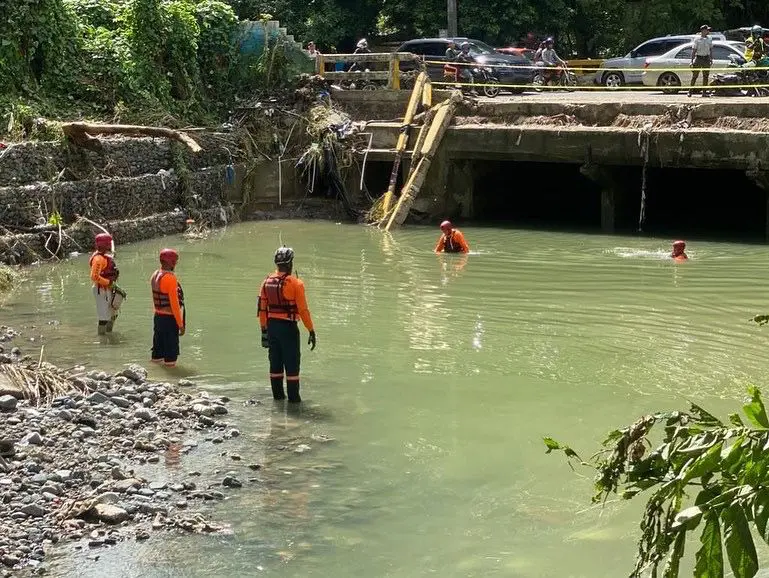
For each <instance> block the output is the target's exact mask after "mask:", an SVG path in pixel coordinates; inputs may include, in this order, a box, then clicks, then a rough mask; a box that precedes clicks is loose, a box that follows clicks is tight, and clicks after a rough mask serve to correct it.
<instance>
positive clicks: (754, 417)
mask: <svg viewBox="0 0 769 578" xmlns="http://www.w3.org/2000/svg"><path fill="white" fill-rule="evenodd" d="M748 393H750V395H751V399H750V403H747V404H745V405H744V406H743V407H742V411H743V412H744V413H745V416H746V417H747V418H748V420H750V423H752V424H753V425H754V426H756V427H759V428H765V429H766V428H769V417H767V416H766V408H765V407H764V402H763V400H762V399H761V391H760V390H759V389H758V388H757V387H756V386H754V385H751V386H750V387H749V388H748Z"/></svg>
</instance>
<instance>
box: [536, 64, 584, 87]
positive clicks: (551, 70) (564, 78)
mask: <svg viewBox="0 0 769 578" xmlns="http://www.w3.org/2000/svg"><path fill="white" fill-rule="evenodd" d="M534 66H536V67H537V70H536V71H535V72H534V79H533V80H532V84H533V85H534V90H536V91H537V92H542V90H543V88H542V87H543V86H560V87H562V88H563V89H565V90H574V87H576V86H577V75H576V74H574V72H572V70H571V69H570V68H569V67H568V66H566V65H563V66H547V65H546V64H545V63H544V62H542V61H539V62H537V63H536V64H535V65H534Z"/></svg>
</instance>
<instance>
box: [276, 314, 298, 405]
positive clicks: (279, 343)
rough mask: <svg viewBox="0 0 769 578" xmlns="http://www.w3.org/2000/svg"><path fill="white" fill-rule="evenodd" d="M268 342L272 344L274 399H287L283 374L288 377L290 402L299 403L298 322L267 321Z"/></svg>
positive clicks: (287, 384)
mask: <svg viewBox="0 0 769 578" xmlns="http://www.w3.org/2000/svg"><path fill="white" fill-rule="evenodd" d="M267 340H268V341H269V344H270V349H269V358H270V385H272V397H273V398H275V399H285V398H286V394H285V392H284V391H283V374H284V373H285V375H286V389H288V401H290V402H295V403H298V402H300V401H302V398H301V397H299V361H300V358H301V352H300V348H299V326H298V325H297V323H296V321H287V320H284V319H268V320H267Z"/></svg>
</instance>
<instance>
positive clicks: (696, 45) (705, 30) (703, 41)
mask: <svg viewBox="0 0 769 578" xmlns="http://www.w3.org/2000/svg"><path fill="white" fill-rule="evenodd" d="M712 64H713V39H712V38H711V37H710V26H708V25H707V24H703V25H702V26H700V35H699V36H697V37H696V38H695V39H694V40H693V41H692V62H691V65H690V66H691V67H692V82H691V86H690V87H689V96H691V95H692V91H693V90H694V87H695V86H696V85H697V78H698V77H699V75H700V71H702V96H707V92H706V88H707V86H708V76H709V75H710V67H711V65H712Z"/></svg>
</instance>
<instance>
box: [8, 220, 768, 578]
mask: <svg viewBox="0 0 769 578" xmlns="http://www.w3.org/2000/svg"><path fill="white" fill-rule="evenodd" d="M464 232H465V234H466V236H467V237H468V240H469V242H470V243H471V245H472V249H473V254H471V255H469V256H466V257H462V256H436V255H434V254H432V253H431V248H432V247H433V245H434V242H435V240H436V233H437V229H417V228H412V229H407V230H403V231H398V232H396V233H395V234H394V235H392V236H389V235H384V234H382V233H381V232H379V231H377V230H371V229H367V228H362V227H358V226H348V225H335V224H333V223H315V222H313V223H303V222H267V223H247V224H241V225H237V226H233V227H230V228H229V229H227V230H225V231H217V232H215V233H213V234H212V235H211V236H210V237H209V238H208V239H205V240H196V241H189V240H183V239H180V238H169V239H162V240H155V241H150V242H145V243H139V244H136V245H132V246H126V247H119V249H118V255H117V258H118V263H119V266H120V269H121V285H122V286H123V287H124V288H125V289H126V290H127V291H128V293H129V298H128V300H127V301H126V303H125V305H124V308H123V310H122V312H121V313H122V315H121V317H120V319H119V321H118V324H117V330H116V331H117V334H116V343H111V344H106V343H99V342H98V340H97V339H96V337H95V329H96V327H95V326H96V322H95V311H94V304H93V299H92V297H91V293H90V289H89V285H90V284H89V281H88V274H87V264H86V257H85V256H81V257H80V258H77V259H74V260H71V261H68V262H66V263H61V264H59V265H56V266H47V265H46V266H42V267H40V268H38V269H37V270H35V271H34V272H33V273H32V274H31V278H30V282H29V283H28V284H27V285H26V286H25V287H24V289H23V290H21V291H19V292H17V293H16V294H15V295H14V296H13V297H12V298H11V299H10V301H9V302H7V303H6V304H5V305H4V307H3V308H2V309H0V312H2V323H6V324H9V325H15V326H24V327H27V329H25V335H26V336H35V335H37V336H42V337H38V339H37V340H36V341H35V342H34V343H27V344H24V343H22V345H23V347H24V349H25V350H26V351H27V352H30V353H34V354H37V352H38V351H39V345H40V343H44V344H45V356H46V358H47V359H49V360H51V361H55V362H57V363H59V364H61V365H75V364H77V363H79V362H82V361H83V360H87V362H88V363H89V365H90V366H93V367H97V366H98V367H104V368H109V369H119V368H120V367H121V366H123V365H124V364H126V363H129V362H138V363H142V364H146V362H147V361H148V354H149V347H150V341H151V305H150V294H149V285H148V279H149V277H150V275H151V273H152V271H153V270H154V268H155V261H156V255H157V253H158V250H159V249H160V248H161V247H162V246H165V245H172V246H176V247H178V248H179V249H180V252H181V260H180V263H179V267H178V269H177V272H178V274H179V278H180V280H181V281H182V283H183V286H184V290H185V293H186V296H187V302H188V305H189V308H188V323H189V332H188V335H186V336H184V337H183V338H182V357H181V366H182V368H181V369H180V372H183V373H184V374H188V375H192V376H196V379H198V381H200V382H201V383H203V384H204V386H205V387H206V389H208V390H209V391H214V392H217V393H221V394H225V395H228V396H230V397H232V398H233V408H234V414H235V415H234V420H236V421H238V424H237V425H238V427H239V428H240V430H241V431H242V432H243V436H242V437H241V438H240V439H239V440H238V445H237V446H236V447H237V451H238V452H239V453H240V454H242V455H243V463H244V464H246V463H250V462H253V461H260V462H263V463H264V464H265V468H264V469H263V471H262V472H260V476H261V477H262V478H263V479H264V483H263V484H247V485H246V487H244V488H243V489H242V490H240V491H238V492H230V494H229V495H231V496H232V497H231V498H230V499H228V500H226V501H225V502H224V503H223V504H222V505H220V506H219V507H218V508H216V509H215V510H213V512H212V514H211V515H212V516H213V517H214V519H216V520H220V521H226V522H229V523H230V524H231V527H232V534H231V535H216V536H202V537H201V536H192V537H190V536H175V535H172V534H170V535H163V534H161V535H156V536H155V537H153V539H151V540H149V541H148V542H147V543H145V544H136V543H127V544H123V545H120V546H118V547H116V548H113V549H112V550H104V551H101V552H100V558H99V560H98V561H91V560H85V561H84V560H83V558H82V557H74V558H73V557H68V556H64V557H63V558H60V559H59V560H58V561H57V566H56V567H55V568H56V572H57V573H60V574H74V573H77V574H78V575H79V576H89V577H90V576H93V577H96V576H118V575H119V576H125V577H139V576H142V577H155V576H255V575H270V576H302V577H305V576H319V577H320V576H323V577H331V576H392V577H415V576H428V575H435V576H443V577H445V576H483V577H488V576H520V577H535V576H543V577H544V576H548V577H550V576H552V577H570V576H575V577H576V576H580V577H591V578H599V577H607V578H616V577H617V576H622V575H625V574H626V573H627V572H628V571H629V569H630V568H631V567H632V564H633V554H634V544H635V540H636V534H637V526H636V521H637V518H638V515H639V513H640V511H641V510H640V507H641V505H640V504H627V503H623V504H619V503H612V502H610V503H609V504H608V505H607V506H606V507H605V508H604V509H603V510H601V509H599V508H596V507H591V505H590V496H591V490H592V485H591V480H590V475H589V472H580V473H582V474H584V476H583V477H580V476H579V475H577V474H575V473H573V472H572V471H571V470H570V469H569V468H568V466H567V465H566V464H565V462H564V461H563V460H562V459H561V457H560V456H548V455H545V453H544V446H543V444H542V441H541V439H542V437H543V436H546V435H549V436H553V437H555V438H557V439H562V440H566V441H568V442H569V443H570V444H571V445H572V446H573V447H575V448H577V449H580V450H583V451H584V452H585V453H586V454H588V455H589V454H590V453H592V451H593V450H595V449H596V447H597V444H598V443H599V441H600V440H601V439H603V436H604V434H605V433H606V432H607V431H608V430H609V429H611V428H613V427H614V426H617V425H624V424H627V423H630V422H631V421H633V420H634V419H635V418H636V417H638V416H639V415H640V414H642V413H643V412H646V411H652V410H657V409H661V408H670V407H685V406H686V402H687V400H689V399H692V400H697V401H698V402H700V403H702V404H704V405H705V406H706V407H708V408H712V409H713V410H714V411H716V412H718V413H721V414H725V413H726V412H727V411H731V410H733V409H734V407H735V406H736V403H735V402H736V401H738V400H739V399H740V398H741V396H742V395H743V392H744V388H745V385H746V384H747V383H749V382H755V383H759V384H761V383H762V380H764V377H765V375H766V372H765V358H766V341H767V331H769V330H767V329H761V328H759V327H757V326H755V325H754V324H751V323H749V322H748V318H749V317H751V316H752V315H754V314H756V313H759V312H766V310H767V303H766V297H767V294H766V283H767V273H766V264H767V260H768V258H769V248H766V247H764V246H760V245H740V244H718V243H704V242H703V243H696V244H693V245H692V246H691V247H690V255H691V257H692V258H691V260H690V262H688V263H686V264H683V265H675V264H673V263H671V262H670V261H669V260H668V259H666V258H665V257H666V253H667V250H668V247H669V240H664V239H641V238H637V239H636V238H622V237H604V236H588V235H579V234H567V233H560V234H559V233H546V232H532V231H519V230H506V229H499V228H467V229H465V230H464ZM280 242H284V243H286V244H288V245H291V246H293V247H294V249H295V250H296V268H297V270H298V273H299V275H300V277H301V278H302V279H304V281H305V283H306V286H307V291H308V298H309V303H310V307H311V310H312V313H313V316H314V318H315V323H316V326H317V332H318V348H317V349H316V351H314V352H312V353H311V352H309V351H308V350H307V349H306V348H305V349H304V351H303V367H302V370H303V381H302V392H303V396H304V398H305V410H304V413H303V414H302V415H301V416H300V417H299V418H296V417H292V416H286V415H285V414H284V413H283V412H282V411H281V410H280V409H273V408H272V401H271V399H270V397H269V391H268V389H269V387H268V384H267V370H268V368H267V362H266V354H265V350H263V349H261V347H260V344H259V328H258V324H257V321H256V317H255V304H256V295H257V291H258V287H259V284H260V282H261V280H262V279H263V277H264V276H265V275H266V274H267V273H268V272H269V271H270V270H271V268H272V262H271V259H272V254H273V252H274V250H275V248H276V246H278V244H279V243H280ZM51 321H55V322H57V323H56V324H49V322H51ZM30 325H34V326H35V329H34V330H33V329H29V326H30ZM302 335H303V336H304V337H305V338H306V332H304V331H303V333H302ZM164 371H165V370H163V369H162V368H153V369H152V372H153V377H155V378H158V379H169V380H170V379H171V378H173V379H176V378H178V375H171V376H168V375H166V374H165V373H164ZM250 398H257V399H260V400H263V401H264V402H265V404H264V405H263V406H259V407H258V408H251V407H243V405H242V402H243V401H245V400H248V399H250ZM312 434H322V435H325V436H330V437H332V438H334V439H335V441H334V442H332V443H328V444H312V449H311V451H309V452H307V453H305V454H302V455H300V456H299V455H294V454H293V452H291V451H290V448H289V450H288V451H287V450H286V449H285V448H286V444H287V443H288V444H289V445H290V443H291V441H292V440H296V439H307V438H309V437H310V436H311V435H312ZM205 451H211V450H204V449H202V448H201V452H203V453H204V454H205ZM288 454H290V455H288ZM184 465H185V464H182V468H181V472H180V474H174V475H183V474H184V471H185V468H184ZM241 467H242V466H241ZM243 476H244V477H247V474H243Z"/></svg>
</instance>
